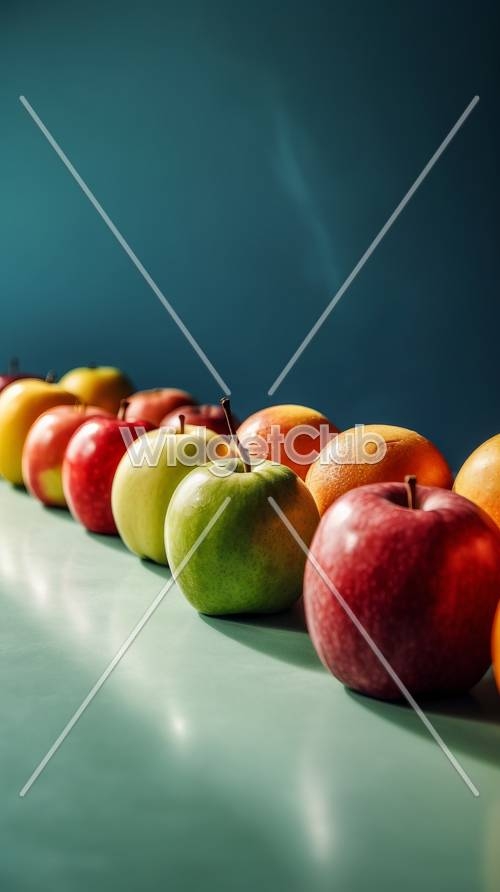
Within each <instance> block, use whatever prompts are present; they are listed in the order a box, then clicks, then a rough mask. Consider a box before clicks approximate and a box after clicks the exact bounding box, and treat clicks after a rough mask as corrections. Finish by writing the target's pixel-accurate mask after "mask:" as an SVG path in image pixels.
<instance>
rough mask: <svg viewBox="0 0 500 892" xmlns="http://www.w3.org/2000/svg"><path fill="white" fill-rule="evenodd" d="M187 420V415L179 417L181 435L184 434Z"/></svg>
mask: <svg viewBox="0 0 500 892" xmlns="http://www.w3.org/2000/svg"><path fill="white" fill-rule="evenodd" d="M185 420H186V416H185V415H179V433H180V434H183V433H184V422H185Z"/></svg>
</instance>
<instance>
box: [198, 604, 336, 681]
mask: <svg viewBox="0 0 500 892" xmlns="http://www.w3.org/2000/svg"><path fill="white" fill-rule="evenodd" d="M200 619H202V620H203V622H205V623H207V625H209V626H212V628H213V629H216V630H217V631H218V632H220V633H221V634H223V635H227V637H228V638H232V639H233V640H234V641H237V642H238V643H239V644H243V645H244V646H245V647H250V648H252V650H255V651H258V652H259V653H264V654H267V655H268V656H271V657H274V658H275V659H277V660H282V661H283V662H285V663H291V664H292V665H295V666H299V667H300V668H301V669H312V670H314V671H318V672H324V671H325V670H324V668H323V666H322V665H321V662H320V661H319V659H318V657H317V655H316V652H315V650H314V647H313V645H312V641H311V639H310V637H309V635H308V633H307V628H306V624H305V619H304V611H303V606H302V603H301V602H298V603H297V604H296V605H294V607H292V608H291V609H290V610H286V611H284V612H283V613H275V614H272V615H268V616H266V615H257V614H235V615H234V616H224V617H216V616H205V615H204V614H200Z"/></svg>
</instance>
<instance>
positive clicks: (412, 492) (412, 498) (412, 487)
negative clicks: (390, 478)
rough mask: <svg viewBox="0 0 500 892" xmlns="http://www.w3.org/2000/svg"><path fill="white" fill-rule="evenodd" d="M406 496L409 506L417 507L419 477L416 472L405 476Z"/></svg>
mask: <svg viewBox="0 0 500 892" xmlns="http://www.w3.org/2000/svg"><path fill="white" fill-rule="evenodd" d="M405 486H406V497H407V499H408V508H416V507H417V478H416V477H415V474H407V476H406V477H405Z"/></svg>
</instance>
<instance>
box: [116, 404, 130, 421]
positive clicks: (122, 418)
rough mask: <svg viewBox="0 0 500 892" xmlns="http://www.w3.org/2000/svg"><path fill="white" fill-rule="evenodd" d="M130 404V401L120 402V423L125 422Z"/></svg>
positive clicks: (118, 415)
mask: <svg viewBox="0 0 500 892" xmlns="http://www.w3.org/2000/svg"><path fill="white" fill-rule="evenodd" d="M128 406H129V402H128V400H120V408H119V409H118V414H117V418H118V419H119V421H125V413H126V411H127V409H128Z"/></svg>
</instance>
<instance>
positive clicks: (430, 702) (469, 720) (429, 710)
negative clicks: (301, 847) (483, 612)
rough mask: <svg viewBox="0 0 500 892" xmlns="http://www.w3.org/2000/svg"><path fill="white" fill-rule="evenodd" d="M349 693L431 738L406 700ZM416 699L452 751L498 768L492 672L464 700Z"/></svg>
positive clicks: (497, 707) (499, 701)
mask: <svg viewBox="0 0 500 892" xmlns="http://www.w3.org/2000/svg"><path fill="white" fill-rule="evenodd" d="M345 690H346V692H347V694H348V696H349V697H351V698H352V699H353V700H355V701H356V702H357V703H358V704H359V705H360V706H361V707H363V708H364V709H369V710H370V711H371V712H374V713H376V714H377V715H378V716H379V717H380V718H382V719H384V720H386V721H390V722H394V724H396V725H399V727H402V728H404V729H405V730H407V731H411V732H413V733H416V734H419V735H420V736H422V737H428V736H429V732H428V731H427V729H426V728H425V727H424V725H423V724H422V722H421V721H420V719H419V718H418V716H416V715H415V713H414V712H413V710H412V709H411V707H410V706H409V705H408V704H407V703H406V702H405V701H397V702H392V703H390V702H387V701H383V700H376V699H373V698H371V697H367V696H365V695H364V694H360V693H358V692H356V691H353V690H350V689H349V688H346V689H345ZM416 699H417V702H418V704H419V706H420V707H421V708H422V709H423V711H424V712H425V714H426V716H427V717H428V718H429V719H430V721H431V722H432V724H433V725H434V726H435V728H436V730H437V731H438V732H439V734H440V735H441V737H442V738H443V740H444V741H445V743H446V744H447V746H449V747H450V749H451V751H452V752H457V753H458V752H460V753H464V754H466V755H470V756H472V757H473V758H475V759H479V760H481V761H483V762H488V763H491V764H493V765H497V766H498V764H499V760H500V756H499V753H500V695H499V693H498V691H497V688H496V685H495V681H494V678H493V675H492V673H491V671H490V672H488V673H487V674H486V675H485V676H484V678H483V679H482V680H481V681H480V682H479V684H477V685H476V686H475V687H474V688H473V689H472V691H470V693H468V694H465V695H464V696H462V697H449V698H446V699H444V698H441V697H440V698H419V697H417V698H416Z"/></svg>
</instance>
